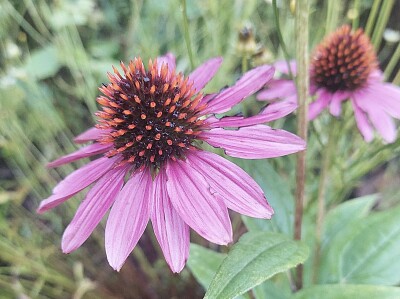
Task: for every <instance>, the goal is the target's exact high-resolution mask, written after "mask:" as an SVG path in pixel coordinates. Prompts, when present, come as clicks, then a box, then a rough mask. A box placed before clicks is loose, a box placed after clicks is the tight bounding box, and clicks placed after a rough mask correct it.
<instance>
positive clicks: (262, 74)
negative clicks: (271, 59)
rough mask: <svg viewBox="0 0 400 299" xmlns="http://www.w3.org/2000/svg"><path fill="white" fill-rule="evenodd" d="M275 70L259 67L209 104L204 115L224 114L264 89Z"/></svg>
mask: <svg viewBox="0 0 400 299" xmlns="http://www.w3.org/2000/svg"><path fill="white" fill-rule="evenodd" d="M273 74H274V68H273V67H271V66H269V65H263V66H259V67H257V68H255V69H252V70H251V71H248V72H247V73H245V74H244V75H243V76H242V77H241V78H240V79H239V80H238V81H237V82H236V83H235V85H233V86H231V87H229V88H227V89H225V90H223V91H221V92H220V93H218V94H217V95H216V97H215V98H213V99H212V100H210V101H209V102H208V106H207V108H206V109H205V110H204V112H203V113H204V114H208V113H223V112H226V111H228V110H229V109H230V108H231V107H233V106H234V105H236V104H238V103H240V102H241V101H242V100H243V99H244V98H246V97H248V96H250V95H252V94H253V93H255V92H256V91H257V90H259V89H260V88H261V87H263V86H264V85H265V84H266V83H267V82H268V81H269V80H270V79H271V78H272V76H273Z"/></svg>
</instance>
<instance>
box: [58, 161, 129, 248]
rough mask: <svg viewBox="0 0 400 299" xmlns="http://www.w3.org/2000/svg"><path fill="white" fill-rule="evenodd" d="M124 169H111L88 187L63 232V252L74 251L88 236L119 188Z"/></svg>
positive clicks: (122, 181)
mask: <svg viewBox="0 0 400 299" xmlns="http://www.w3.org/2000/svg"><path fill="white" fill-rule="evenodd" d="M126 171H127V169H126V168H125V167H119V168H115V169H112V170H110V171H109V172H107V173H106V174H105V175H104V176H103V177H102V178H101V179H99V180H98V181H97V183H96V184H95V185H94V186H93V188H92V189H90V191H89V192H88V194H87V195H86V198H85V200H84V201H83V202H82V203H81V204H80V206H79V208H78V210H77V212H76V214H75V216H74V218H73V219H72V221H71V223H70V224H69V225H68V227H67V228H66V230H65V232H64V235H63V238H62V242H61V248H62V251H63V252H64V253H70V252H72V251H74V250H75V249H77V248H78V247H80V246H81V245H82V244H83V242H85V241H86V239H87V238H89V236H90V234H91V233H92V232H93V230H94V229H95V227H96V226H97V224H99V222H100V221H101V219H102V218H103V216H104V214H105V213H106V212H107V211H108V209H109V208H110V207H111V205H112V203H113V202H114V200H115V198H116V196H117V194H118V192H119V191H120V190H121V187H122V185H123V183H124V176H125V173H126Z"/></svg>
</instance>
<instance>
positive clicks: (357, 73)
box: [311, 25, 378, 92]
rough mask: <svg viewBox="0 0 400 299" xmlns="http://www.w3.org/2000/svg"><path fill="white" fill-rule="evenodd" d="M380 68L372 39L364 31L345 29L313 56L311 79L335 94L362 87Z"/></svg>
mask: <svg viewBox="0 0 400 299" xmlns="http://www.w3.org/2000/svg"><path fill="white" fill-rule="evenodd" d="M377 67H378V63H377V58H376V55H375V51H374V49H373V46H372V44H371V42H370V40H369V38H368V37H367V36H366V35H365V34H364V32H363V31H362V30H361V29H358V30H357V31H355V32H352V31H351V28H350V26H348V25H345V26H342V27H341V28H339V29H338V30H336V31H335V32H334V33H332V34H331V35H330V36H328V37H327V38H326V39H325V40H324V41H323V42H322V43H321V44H320V45H319V46H317V48H316V51H315V53H314V55H313V60H312V64H311V70H312V72H311V78H312V80H313V82H314V84H316V85H317V86H318V87H324V88H326V89H328V90H329V91H331V92H336V91H339V90H341V91H353V90H356V89H358V88H359V87H362V86H363V85H364V84H365V83H366V82H367V79H368V76H369V75H370V73H371V71H372V70H374V69H376V68H377Z"/></svg>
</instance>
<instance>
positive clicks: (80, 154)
mask: <svg viewBox="0 0 400 299" xmlns="http://www.w3.org/2000/svg"><path fill="white" fill-rule="evenodd" d="M111 147H112V144H101V143H97V142H96V143H93V144H90V145H87V146H85V147H82V148H80V149H79V150H77V151H75V152H73V153H71V154H68V155H65V156H63V157H61V158H58V159H57V160H54V161H53V162H50V163H49V164H47V167H58V166H60V165H64V164H67V163H71V162H73V161H76V160H79V159H82V158H86V157H90V156H93V155H97V154H102V153H105V152H107V151H108V150H109V149H110V148H111Z"/></svg>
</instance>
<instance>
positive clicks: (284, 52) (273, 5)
mask: <svg viewBox="0 0 400 299" xmlns="http://www.w3.org/2000/svg"><path fill="white" fill-rule="evenodd" d="M272 7H273V11H274V16H275V25H276V32H277V33H278V39H279V44H280V45H281V48H282V51H283V55H284V56H285V60H286V63H287V66H288V70H289V76H290V78H293V73H292V70H291V68H290V57H289V53H288V51H287V49H286V45H285V41H284V40H283V36H282V32H281V26H280V23H279V12H278V7H277V5H276V0H272Z"/></svg>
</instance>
